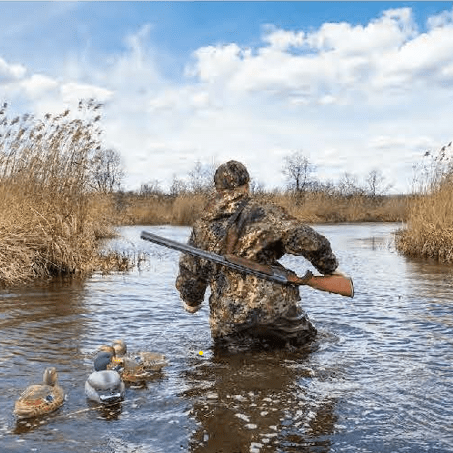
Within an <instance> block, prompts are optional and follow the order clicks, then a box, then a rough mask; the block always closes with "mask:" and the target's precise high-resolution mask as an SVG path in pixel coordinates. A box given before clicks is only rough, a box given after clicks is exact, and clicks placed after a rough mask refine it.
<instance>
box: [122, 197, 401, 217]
mask: <svg viewBox="0 0 453 453" xmlns="http://www.w3.org/2000/svg"><path fill="white" fill-rule="evenodd" d="M256 197H257V198H258V199H261V200H262V201H263V202H271V203H276V204H279V205H281V206H283V207H284V208H285V209H286V210H287V211H288V212H289V213H290V214H291V215H293V216H295V217H297V218H299V219H301V220H303V221H304V222H307V223H341V222H401V221H404V220H405V219H406V215H407V197H404V196H398V197H381V198H376V197H375V198H372V197H367V196H362V195H360V196H353V197H341V196H338V195H337V196H332V195H328V194H324V193H307V194H306V195H305V197H304V198H303V199H301V198H297V197H294V196H293V195H291V194H285V193H262V194H259V195H256ZM125 198H126V201H125V208H124V210H123V211H122V213H121V216H120V220H119V221H120V223H122V224H125V225H159V224H171V225H192V224H193V222H194V221H195V220H196V219H197V218H198V217H199V216H200V214H201V213H202V212H203V208H204V206H205V204H206V203H207V200H208V196H204V195H202V194H190V193H185V194H182V195H180V196H177V197H171V196H168V195H152V196H147V197H145V196H138V195H133V194H129V195H127V196H126V197H125Z"/></svg>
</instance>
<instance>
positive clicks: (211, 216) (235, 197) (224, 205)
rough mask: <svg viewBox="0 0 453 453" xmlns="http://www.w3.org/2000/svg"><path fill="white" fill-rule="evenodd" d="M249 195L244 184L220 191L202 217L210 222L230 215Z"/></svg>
mask: <svg viewBox="0 0 453 453" xmlns="http://www.w3.org/2000/svg"><path fill="white" fill-rule="evenodd" d="M248 196H249V194H248V192H246V191H245V190H244V187H243V186H241V187H236V188H235V189H230V190H222V191H219V192H217V193H216V194H215V196H214V197H213V199H212V200H211V202H210V203H209V204H208V206H207V207H206V210H205V212H204V213H203V216H202V219H203V220H204V221H207V222H210V221H213V220H218V219H221V218H223V217H226V216H230V215H231V214H233V213H234V212H235V211H236V209H237V208H238V206H239V204H240V203H241V202H242V200H244V198H247V197H248Z"/></svg>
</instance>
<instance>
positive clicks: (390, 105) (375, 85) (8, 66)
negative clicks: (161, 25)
mask: <svg viewBox="0 0 453 453" xmlns="http://www.w3.org/2000/svg"><path fill="white" fill-rule="evenodd" d="M150 27H151V26H150V25H144V26H143V27H142V28H141V29H140V30H137V31H136V33H135V34H132V35H130V36H126V37H125V38H124V48H123V49H122V50H121V52H118V53H116V54H109V55H99V54H90V53H89V52H88V53H87V54H86V55H84V57H83V58H79V57H80V56H74V55H72V56H71V55H66V56H65V58H63V59H62V60H63V61H64V64H62V67H61V68H60V69H61V72H60V73H59V74H58V75H55V74H50V73H48V74H37V73H30V71H29V70H28V69H27V68H26V67H25V65H24V64H23V63H21V62H13V61H6V60H5V59H3V58H1V55H0V96H1V98H6V99H9V100H11V102H12V103H13V104H14V101H16V100H17V101H18V102H20V105H21V106H27V107H28V108H30V109H32V110H34V111H36V112H38V113H39V112H41V113H43V112H46V111H58V110H62V109H63V108H65V107H68V106H69V107H71V106H74V105H76V103H77V102H78V100H79V99H80V98H81V97H85V98H86V97H94V98H96V99H98V100H99V101H101V102H103V103H105V108H104V128H105V132H106V134H105V137H106V140H107V142H108V144H109V145H111V146H113V147H115V148H116V149H117V150H119V151H120V152H121V154H122V156H123V161H124V163H125V166H126V173H127V175H128V176H127V178H126V180H125V186H126V188H137V187H139V185H140V184H141V183H147V182H149V181H153V180H159V181H161V183H162V186H163V187H164V188H165V187H168V186H169V185H170V184H171V181H172V179H173V177H174V176H176V177H185V176H187V174H188V172H189V171H190V170H191V169H192V168H193V166H194V165H195V162H196V161H201V162H202V163H213V162H216V163H220V162H222V161H225V160H228V159H239V160H242V161H243V162H244V163H245V164H246V165H247V166H248V167H249V169H250V172H251V174H252V177H254V179H255V180H256V181H257V182H259V183H261V184H264V185H265V186H267V187H268V188H273V187H283V185H284V179H283V174H282V172H281V169H282V166H283V158H284V156H286V155H288V154H291V153H292V152H294V151H301V152H302V153H304V154H305V155H306V156H307V157H308V158H309V159H310V161H312V163H313V164H315V165H316V167H317V176H318V177H320V178H321V179H325V180H327V179H330V180H333V181H336V180H338V179H340V178H341V176H342V175H343V174H344V172H348V173H353V174H356V175H357V176H359V177H364V176H365V175H366V174H367V173H368V172H369V171H371V170H372V169H376V168H378V169H380V170H381V171H382V172H383V174H384V176H385V177H386V180H387V182H389V183H391V184H393V187H394V191H397V192H402V191H408V190H410V182H411V180H412V167H413V165H414V164H415V163H417V162H419V160H420V157H421V156H422V155H423V152H424V151H425V150H426V149H431V148H434V149H435V148H438V147H440V146H442V144H444V143H447V142H449V141H450V140H451V139H452V137H451V134H452V132H451V124H452V114H451V104H452V100H453V90H452V86H453V10H452V11H444V12H442V13H441V14H439V15H437V16H433V17H429V18H428V20H427V23H426V27H427V28H426V31H424V32H420V31H419V30H418V28H417V25H416V23H415V21H414V18H413V14H412V11H411V9H410V8H400V9H391V10H387V11H384V12H383V13H382V15H381V16H380V17H377V18H375V19H374V20H372V21H370V22H369V23H367V24H365V25H351V24H348V23H325V24H323V25H322V26H321V27H319V28H318V29H316V30H284V29H280V28H278V27H276V26H274V25H272V24H268V25H266V26H263V28H262V35H261V41H260V44H259V45H257V46H255V47H241V46H240V45H238V44H237V43H235V42H230V43H222V44H216V45H212V44H209V45H206V46H204V47H200V48H198V49H196V50H195V51H194V52H193V53H192V54H191V55H189V56H186V61H185V64H184V66H185V68H184V71H183V72H182V73H181V74H178V76H177V77H176V76H175V75H173V76H172V77H169V76H168V75H164V71H163V70H162V69H161V67H160V65H159V59H158V58H157V57H158V55H159V49H157V48H155V47H154V46H153V43H152V42H151V39H150V29H151V28H150Z"/></svg>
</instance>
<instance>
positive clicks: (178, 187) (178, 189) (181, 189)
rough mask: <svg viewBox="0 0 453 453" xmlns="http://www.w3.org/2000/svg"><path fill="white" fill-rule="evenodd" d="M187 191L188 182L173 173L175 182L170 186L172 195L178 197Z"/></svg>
mask: <svg viewBox="0 0 453 453" xmlns="http://www.w3.org/2000/svg"><path fill="white" fill-rule="evenodd" d="M185 192H187V184H186V183H185V182H184V181H183V180H182V179H179V178H177V177H176V175H173V182H172V183H171V187H170V195H171V196H173V197H177V196H178V195H181V194H183V193H185Z"/></svg>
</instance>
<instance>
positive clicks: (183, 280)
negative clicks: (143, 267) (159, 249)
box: [176, 189, 338, 339]
mask: <svg viewBox="0 0 453 453" xmlns="http://www.w3.org/2000/svg"><path fill="white" fill-rule="evenodd" d="M244 198H246V199H247V202H246V204H245V206H244V202H243V200H244ZM238 207H239V209H241V208H242V210H240V211H239V210H238ZM239 212H240V213H239ZM235 213H236V216H235V217H236V218H235V222H234V223H233V225H229V222H230V223H231V220H229V219H231V216H234V215H235ZM238 213H239V214H238ZM229 229H234V231H235V232H236V239H237V240H236V241H235V246H234V251H233V253H234V254H236V255H238V256H242V257H245V258H248V259H251V260H255V261H258V262H260V263H264V264H272V265H274V266H275V265H277V266H278V265H280V264H279V263H278V262H277V260H278V259H279V258H281V257H282V256H283V255H284V254H285V253H288V254H292V255H301V256H303V257H305V258H306V259H308V260H309V261H310V262H311V263H312V264H313V266H314V267H315V268H316V269H317V270H318V271H319V272H321V273H323V274H330V273H332V272H333V271H334V270H335V269H336V268H337V265H338V263H337V259H336V258H335V255H334V254H333V253H332V249H331V246H330V243H329V241H328V240H327V239H326V238H325V237H324V236H322V235H321V234H319V233H317V232H316V231H315V230H314V229H312V228H311V227H309V226H308V225H304V224H303V223H301V222H300V221H299V220H297V219H295V218H294V217H292V216H290V215H289V214H287V213H286V211H285V210H284V209H283V208H281V207H279V206H276V205H274V204H266V205H263V204H262V203H258V202H257V201H256V200H254V199H253V198H250V197H249V195H248V194H246V193H244V192H243V191H240V190H237V189H233V190H228V191H225V192H224V193H221V194H218V195H217V196H216V198H215V200H214V201H213V202H212V203H211V204H210V205H208V207H207V208H206V209H205V211H204V213H203V215H202V217H201V218H200V219H199V220H198V221H197V222H196V223H195V224H194V226H193V229H192V233H191V236H190V239H189V244H191V245H193V246H195V247H199V248H201V249H204V250H208V251H211V252H214V253H218V254H224V253H225V251H226V233H227V230H229ZM208 285H209V286H210V290H211V294H210V298H209V305H210V326H211V333H212V336H213V338H214V339H216V338H221V337H224V336H226V335H231V334H234V333H235V332H236V331H237V329H238V328H239V327H240V326H244V325H247V324H250V323H255V324H257V323H258V324H262V325H272V324H273V323H276V322H279V320H281V319H282V318H285V319H291V320H292V321H291V322H292V324H301V323H305V327H304V328H307V326H306V324H307V319H306V317H305V315H304V313H303V310H302V308H301V306H300V303H299V301H300V294H299V288H298V287H297V286H295V285H282V284H279V283H275V282H271V281H267V280H264V279H260V278H258V277H256V276H253V275H244V274H241V273H238V272H236V271H234V270H231V269H228V268H226V267H224V266H220V265H218V264H214V263H211V262H208V261H206V260H204V259H201V258H197V257H193V256H190V255H182V256H181V258H180V263H179V275H178V277H177V280H176V288H177V289H178V291H179V292H180V295H181V298H182V299H183V301H184V302H185V303H186V304H187V305H188V306H189V307H193V308H195V309H196V307H198V306H200V304H201V303H202V302H203V299H204V295H205V292H206V289H207V287H208ZM310 326H311V323H310ZM310 326H309V327H310ZM302 327H303V326H302ZM312 328H313V329H314V327H312ZM294 329H295V327H294V326H292V327H291V326H290V328H289V330H293V331H294ZM296 330H297V329H296Z"/></svg>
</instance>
